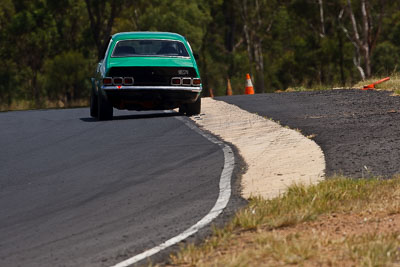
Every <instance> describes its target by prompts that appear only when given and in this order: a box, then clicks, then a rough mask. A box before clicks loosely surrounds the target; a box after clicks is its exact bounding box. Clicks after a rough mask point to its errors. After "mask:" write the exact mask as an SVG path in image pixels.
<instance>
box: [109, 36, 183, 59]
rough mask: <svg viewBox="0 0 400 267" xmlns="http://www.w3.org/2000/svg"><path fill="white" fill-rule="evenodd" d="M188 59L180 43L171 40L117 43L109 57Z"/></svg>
mask: <svg viewBox="0 0 400 267" xmlns="http://www.w3.org/2000/svg"><path fill="white" fill-rule="evenodd" d="M135 56H136V57H141V56H161V57H188V56H189V54H188V52H187V50H186V48H185V46H184V44H183V43H182V42H179V41H172V40H124V41H119V42H118V43H117V45H116V46H115V48H114V51H113V53H112V55H111V57H135Z"/></svg>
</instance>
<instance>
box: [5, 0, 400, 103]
mask: <svg viewBox="0 0 400 267" xmlns="http://www.w3.org/2000/svg"><path fill="white" fill-rule="evenodd" d="M122 31H170V32H177V33H180V34H182V35H184V36H185V37H186V38H187V39H188V41H189V42H190V43H191V45H192V48H193V50H194V51H195V52H196V53H197V54H199V56H200V58H199V60H198V64H199V67H200V72H201V77H202V81H203V86H204V89H205V90H204V94H205V96H207V95H208V94H209V92H210V89H212V90H213V92H214V94H215V95H223V94H225V89H226V86H227V81H228V79H229V81H230V82H231V84H232V88H233V92H234V94H241V93H243V91H244V84H245V74H246V73H250V74H251V75H252V78H253V81H254V84H255V90H256V92H257V93H264V92H274V91H276V90H287V89H288V88H292V89H293V88H294V89H296V88H319V87H321V88H322V87H324V88H332V87H339V86H340V87H345V86H351V85H352V84H354V83H356V82H357V81H360V80H364V79H366V78H369V77H371V76H382V75H383V76H386V75H392V74H394V73H397V72H398V70H397V68H398V63H399V62H400V60H399V59H400V1H399V0H395V1H387V0H282V1H278V0H152V1H149V0H135V1H128V0H106V1H99V0H0V60H1V61H0V62H1V64H0V106H1V107H2V109H3V110H4V109H13V107H18V103H25V106H28V108H38V107H47V106H48V104H49V103H57V104H56V106H71V105H73V103H76V102H79V101H83V103H87V102H86V100H87V99H88V96H89V92H90V77H91V76H92V75H93V71H94V69H95V67H96V63H97V62H98V60H99V58H101V57H102V55H101V53H102V51H103V49H104V46H105V45H107V44H106V41H107V39H108V38H109V36H110V35H112V34H114V33H117V32H122Z"/></svg>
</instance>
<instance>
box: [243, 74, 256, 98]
mask: <svg viewBox="0 0 400 267" xmlns="http://www.w3.org/2000/svg"><path fill="white" fill-rule="evenodd" d="M244 94H245V95H254V88H253V83H252V82H251V79H250V74H248V73H247V74H246V89H245V91H244Z"/></svg>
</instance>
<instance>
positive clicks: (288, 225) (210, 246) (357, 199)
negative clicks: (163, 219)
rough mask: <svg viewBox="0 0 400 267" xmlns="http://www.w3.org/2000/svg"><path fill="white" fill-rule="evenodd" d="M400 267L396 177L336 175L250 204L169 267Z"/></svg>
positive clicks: (398, 184) (399, 191)
mask: <svg viewBox="0 0 400 267" xmlns="http://www.w3.org/2000/svg"><path fill="white" fill-rule="evenodd" d="M396 264H400V178H398V177H397V178H394V179H391V180H379V179H368V180H364V179H359V180H353V179H347V178H344V177H335V178H332V179H328V180H326V181H323V182H321V183H320V184H318V185H314V186H310V187H305V186H302V185H294V186H291V187H290V188H289V189H288V191H287V193H285V194H284V195H282V196H280V197H278V198H275V199H272V200H263V199H260V198H255V199H252V200H250V203H249V205H248V207H246V208H244V209H243V210H241V211H239V212H238V213H237V215H236V216H235V217H234V219H233V220H232V221H231V223H229V224H228V225H227V226H226V227H225V228H224V229H214V235H213V236H211V237H210V238H208V239H207V240H206V241H205V242H204V243H203V244H202V245H200V246H194V245H193V244H189V245H187V246H184V247H182V248H181V250H180V251H179V252H178V253H177V254H173V255H171V257H170V265H173V266H287V265H302V266H332V265H333V266H342V265H343V266H391V265H396Z"/></svg>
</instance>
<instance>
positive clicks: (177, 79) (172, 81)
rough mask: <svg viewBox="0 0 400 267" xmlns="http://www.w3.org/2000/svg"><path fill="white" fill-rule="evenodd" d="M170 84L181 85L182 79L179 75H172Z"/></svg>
mask: <svg viewBox="0 0 400 267" xmlns="http://www.w3.org/2000/svg"><path fill="white" fill-rule="evenodd" d="M171 84H172V85H181V84H182V79H181V78H179V77H174V78H172V79H171Z"/></svg>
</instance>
